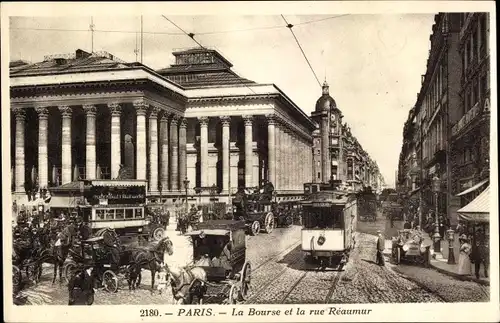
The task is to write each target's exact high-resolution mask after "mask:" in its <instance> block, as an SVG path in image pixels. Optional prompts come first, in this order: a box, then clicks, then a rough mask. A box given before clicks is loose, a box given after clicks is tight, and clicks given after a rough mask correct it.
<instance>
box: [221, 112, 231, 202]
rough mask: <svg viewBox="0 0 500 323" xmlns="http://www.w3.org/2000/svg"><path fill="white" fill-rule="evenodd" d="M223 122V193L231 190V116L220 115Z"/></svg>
mask: <svg viewBox="0 0 500 323" xmlns="http://www.w3.org/2000/svg"><path fill="white" fill-rule="evenodd" d="M220 120H221V122H222V194H227V193H228V192H229V189H230V188H229V176H230V175H229V169H230V167H229V165H230V163H229V140H230V135H229V134H230V131H229V130H230V129H229V127H230V124H231V117H228V116H223V117H220Z"/></svg>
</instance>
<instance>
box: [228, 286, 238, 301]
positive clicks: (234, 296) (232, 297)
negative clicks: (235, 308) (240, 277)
mask: <svg viewBox="0 0 500 323" xmlns="http://www.w3.org/2000/svg"><path fill="white" fill-rule="evenodd" d="M239 294H240V291H239V288H238V287H237V286H236V284H233V285H231V289H230V290H229V297H228V303H229V304H232V305H234V304H236V302H237V301H238V295H239Z"/></svg>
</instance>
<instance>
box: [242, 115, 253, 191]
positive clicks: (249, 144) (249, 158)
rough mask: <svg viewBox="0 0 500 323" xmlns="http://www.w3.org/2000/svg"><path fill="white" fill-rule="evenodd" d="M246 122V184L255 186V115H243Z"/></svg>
mask: <svg viewBox="0 0 500 323" xmlns="http://www.w3.org/2000/svg"><path fill="white" fill-rule="evenodd" d="M243 120H244V123H245V186H246V187H251V186H253V176H252V175H253V136H252V135H253V134H252V126H253V117H252V116H250V115H245V116H243Z"/></svg>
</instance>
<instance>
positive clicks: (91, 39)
mask: <svg viewBox="0 0 500 323" xmlns="http://www.w3.org/2000/svg"><path fill="white" fill-rule="evenodd" d="M89 27H90V42H91V53H93V52H94V27H95V25H94V17H90V26H89Z"/></svg>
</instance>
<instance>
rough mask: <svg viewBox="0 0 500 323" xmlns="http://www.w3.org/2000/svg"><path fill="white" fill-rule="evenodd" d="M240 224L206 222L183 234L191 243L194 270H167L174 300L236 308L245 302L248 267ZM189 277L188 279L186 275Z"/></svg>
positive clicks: (244, 228)
mask: <svg viewBox="0 0 500 323" xmlns="http://www.w3.org/2000/svg"><path fill="white" fill-rule="evenodd" d="M245 230H246V225H245V222H244V221H235V220H209V221H206V222H202V223H200V224H199V227H198V230H195V231H191V232H189V233H187V235H188V236H190V237H191V239H192V244H193V258H194V266H192V267H191V268H189V269H187V272H190V276H191V277H193V279H192V280H191V281H186V280H185V279H184V278H183V277H186V276H185V274H183V273H175V272H172V270H170V275H171V277H172V288H173V294H174V297H175V298H176V299H178V300H180V301H181V302H184V303H187V304H201V303H203V302H204V300H212V299H215V300H217V301H218V302H220V303H226V304H236V303H237V302H239V301H243V300H245V299H246V296H247V294H248V289H249V286H250V281H251V268H252V267H251V264H250V262H249V261H247V260H246V234H245ZM188 276H189V275H188Z"/></svg>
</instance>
